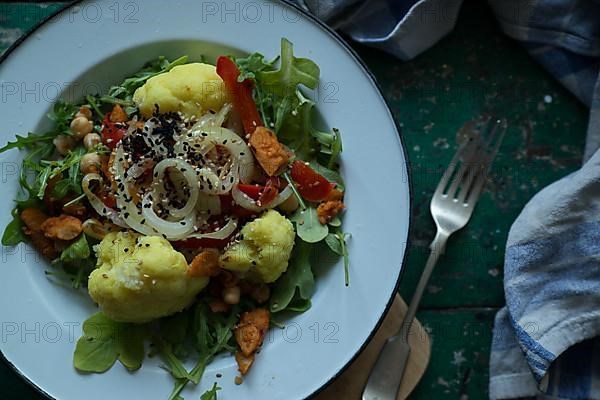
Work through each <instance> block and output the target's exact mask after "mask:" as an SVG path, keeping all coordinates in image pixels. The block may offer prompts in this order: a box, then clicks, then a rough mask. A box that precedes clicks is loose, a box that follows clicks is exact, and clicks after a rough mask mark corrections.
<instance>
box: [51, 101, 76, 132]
mask: <svg viewBox="0 0 600 400" xmlns="http://www.w3.org/2000/svg"><path fill="white" fill-rule="evenodd" d="M77 111H79V106H77V105H75V104H73V103H69V102H67V101H64V100H62V99H59V100H58V101H57V102H56V103H54V107H52V112H50V113H49V114H48V118H49V119H50V120H52V121H54V129H53V130H52V133H53V134H54V136H55V137H56V136H58V135H72V132H71V121H72V120H73V118H74V117H75V114H77Z"/></svg>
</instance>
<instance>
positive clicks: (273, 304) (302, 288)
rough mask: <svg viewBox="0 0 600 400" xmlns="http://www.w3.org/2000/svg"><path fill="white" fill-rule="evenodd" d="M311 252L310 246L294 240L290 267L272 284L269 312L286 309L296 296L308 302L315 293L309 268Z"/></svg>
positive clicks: (313, 280)
mask: <svg viewBox="0 0 600 400" xmlns="http://www.w3.org/2000/svg"><path fill="white" fill-rule="evenodd" d="M311 250H312V246H311V245H310V244H308V243H306V242H304V241H302V240H296V245H295V246H294V250H293V253H292V257H291V258H290V265H289V266H288V269H287V271H286V272H285V273H284V274H283V275H282V276H281V278H279V279H278V280H277V282H275V284H274V287H273V294H272V295H271V300H270V305H269V308H270V310H271V312H274V313H276V312H280V311H283V310H285V309H288V306H289V305H290V303H291V302H292V299H294V296H295V295H296V294H297V295H298V296H299V297H300V299H303V300H309V299H310V298H311V297H312V295H313V293H314V291H315V278H314V275H313V272H312V269H311V266H310V252H311ZM304 308H305V309H307V308H306V307H304Z"/></svg>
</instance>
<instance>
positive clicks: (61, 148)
mask: <svg viewBox="0 0 600 400" xmlns="http://www.w3.org/2000/svg"><path fill="white" fill-rule="evenodd" d="M52 143H53V144H54V147H56V151H58V152H59V153H60V154H61V155H63V156H65V155H67V153H68V152H69V150H71V149H72V148H73V147H75V140H73V138H72V137H71V136H67V135H58V136H57V137H55V138H54V140H53V141H52Z"/></svg>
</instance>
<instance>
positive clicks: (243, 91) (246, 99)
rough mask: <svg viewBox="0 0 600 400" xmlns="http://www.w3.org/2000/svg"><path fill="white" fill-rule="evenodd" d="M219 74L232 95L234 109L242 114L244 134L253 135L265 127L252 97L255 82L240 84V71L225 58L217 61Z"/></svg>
mask: <svg viewBox="0 0 600 400" xmlns="http://www.w3.org/2000/svg"><path fill="white" fill-rule="evenodd" d="M217 74H219V76H220V77H221V79H223V82H224V83H225V87H226V88H227V91H228V92H229V93H230V94H231V97H232V100H233V107H234V108H235V109H236V111H237V112H238V113H239V114H240V117H241V119H242V125H244V132H245V133H246V134H247V135H251V134H252V132H254V130H255V129H256V127H258V126H262V125H263V123H262V120H261V118H260V114H259V113H258V109H257V108H256V103H254V98H253V97H252V88H253V86H254V84H253V82H252V81H251V80H250V79H246V80H244V81H243V82H238V77H239V76H240V71H239V70H238V67H237V66H236V65H235V63H234V62H233V60H231V59H230V58H229V57H225V56H220V57H219V58H218V59H217Z"/></svg>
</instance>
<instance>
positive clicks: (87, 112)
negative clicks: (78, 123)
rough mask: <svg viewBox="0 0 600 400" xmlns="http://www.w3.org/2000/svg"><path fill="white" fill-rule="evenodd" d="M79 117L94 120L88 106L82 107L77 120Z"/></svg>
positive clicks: (76, 115)
mask: <svg viewBox="0 0 600 400" xmlns="http://www.w3.org/2000/svg"><path fill="white" fill-rule="evenodd" d="M77 117H85V118H86V119H92V110H90V108H89V107H88V106H81V108H79V111H77V114H75V118H77Z"/></svg>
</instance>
